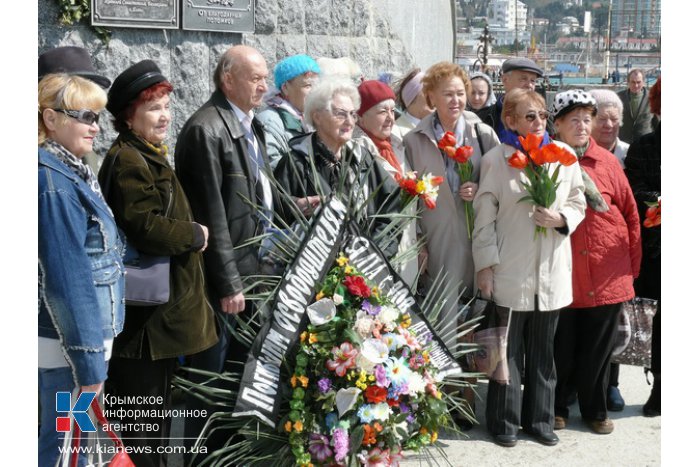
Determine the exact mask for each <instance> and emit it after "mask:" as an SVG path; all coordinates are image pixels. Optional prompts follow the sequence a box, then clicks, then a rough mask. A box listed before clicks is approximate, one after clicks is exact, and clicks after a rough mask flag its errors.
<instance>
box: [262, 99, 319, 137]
mask: <svg viewBox="0 0 700 467" xmlns="http://www.w3.org/2000/svg"><path fill="white" fill-rule="evenodd" d="M265 103H266V104H267V105H269V106H270V107H278V108H281V109H284V110H286V111H287V112H289V113H290V114H291V115H292V116H294V118H296V119H297V120H299V122H300V123H301V127H302V128H303V130H304V132H308V131H309V127H308V126H306V122H305V121H304V114H302V113H301V112H300V111H299V110H298V109H297V108H296V107H294V106H293V105H292V104H291V103H290V102H289V101H288V100H287V99H285V98H284V97H282V94H281V93H279V94H275V95H272V96H270V97H269V98H268V99H267V100H266V102H265Z"/></svg>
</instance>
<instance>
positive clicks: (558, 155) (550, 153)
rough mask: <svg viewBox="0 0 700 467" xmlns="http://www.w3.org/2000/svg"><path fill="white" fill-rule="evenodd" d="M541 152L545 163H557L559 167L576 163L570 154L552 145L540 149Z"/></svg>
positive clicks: (575, 159)
mask: <svg viewBox="0 0 700 467" xmlns="http://www.w3.org/2000/svg"><path fill="white" fill-rule="evenodd" d="M542 151H543V152H544V153H545V159H546V161H547V162H559V163H560V164H561V165H563V166H565V167H568V166H570V165H572V164H573V163H574V162H576V161H578V159H577V158H576V156H574V155H573V154H571V152H569V151H568V150H566V149H564V148H562V147H561V146H558V145H556V144H554V143H550V144H548V145H546V146H545V147H543V148H542Z"/></svg>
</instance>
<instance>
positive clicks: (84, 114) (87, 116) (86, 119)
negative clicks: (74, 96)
mask: <svg viewBox="0 0 700 467" xmlns="http://www.w3.org/2000/svg"><path fill="white" fill-rule="evenodd" d="M52 110H54V111H55V112H61V113H64V114H66V115H68V116H69V117H72V118H74V119H76V120H77V121H79V122H80V123H84V124H86V125H92V124H93V123H99V122H100V114H98V113H95V112H93V111H92V110H88V109H82V110H68V109H52Z"/></svg>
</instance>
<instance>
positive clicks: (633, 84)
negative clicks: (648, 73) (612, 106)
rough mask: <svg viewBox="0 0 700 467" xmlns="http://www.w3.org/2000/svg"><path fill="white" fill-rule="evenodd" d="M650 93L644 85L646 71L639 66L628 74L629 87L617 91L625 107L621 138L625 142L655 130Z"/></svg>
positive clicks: (630, 141)
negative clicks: (650, 105)
mask: <svg viewBox="0 0 700 467" xmlns="http://www.w3.org/2000/svg"><path fill="white" fill-rule="evenodd" d="M648 94H649V92H648V91H647V88H645V87H644V72H642V70H639V69H637V68H635V69H634V70H632V71H630V72H629V74H628V75H627V89H625V90H622V91H620V92H618V93H617V95H618V96H619V97H620V100H621V101H622V105H623V107H624V112H623V115H622V119H623V121H624V124H623V125H622V127H621V128H620V139H621V140H622V141H624V142H625V143H632V142H633V141H634V140H636V139H638V138H639V137H640V136H642V135H646V134H647V133H651V132H652V130H653V126H652V114H651V111H650V110H649V95H648Z"/></svg>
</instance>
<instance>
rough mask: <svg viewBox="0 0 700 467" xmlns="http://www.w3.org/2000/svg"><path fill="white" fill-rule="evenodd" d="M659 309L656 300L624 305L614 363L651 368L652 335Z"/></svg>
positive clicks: (613, 352)
mask: <svg viewBox="0 0 700 467" xmlns="http://www.w3.org/2000/svg"><path fill="white" fill-rule="evenodd" d="M657 308H658V302H657V301H656V300H653V299H651V298H643V297H635V298H633V299H632V300H629V301H627V302H624V303H623V304H622V308H621V310H620V314H619V315H618V325H617V336H616V338H615V345H614V347H613V351H612V358H611V360H610V361H611V362H612V363H622V364H624V365H635V366H641V367H645V368H649V367H651V334H652V326H653V321H654V315H655V314H656V310H657Z"/></svg>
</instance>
